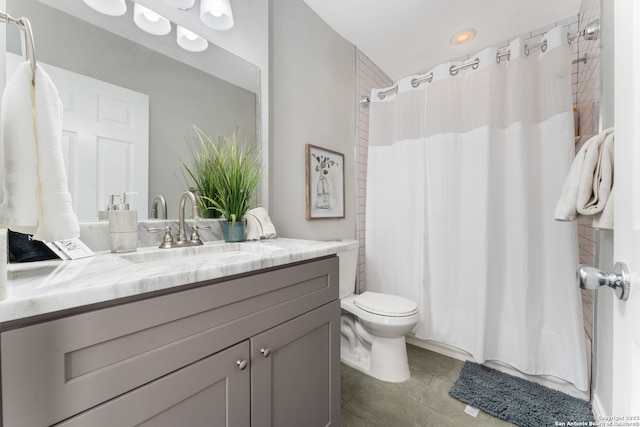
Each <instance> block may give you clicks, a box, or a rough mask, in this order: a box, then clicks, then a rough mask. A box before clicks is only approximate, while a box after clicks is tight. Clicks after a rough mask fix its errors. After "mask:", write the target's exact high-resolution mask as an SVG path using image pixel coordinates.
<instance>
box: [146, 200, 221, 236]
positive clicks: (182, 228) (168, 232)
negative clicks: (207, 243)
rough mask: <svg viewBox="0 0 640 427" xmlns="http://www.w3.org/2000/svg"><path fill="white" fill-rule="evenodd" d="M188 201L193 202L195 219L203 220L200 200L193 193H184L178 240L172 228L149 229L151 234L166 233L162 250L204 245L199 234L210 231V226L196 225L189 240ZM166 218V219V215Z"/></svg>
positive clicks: (179, 211)
mask: <svg viewBox="0 0 640 427" xmlns="http://www.w3.org/2000/svg"><path fill="white" fill-rule="evenodd" d="M160 197H162V196H160ZM187 199H189V200H190V201H191V208H192V210H193V218H194V219H202V217H201V216H200V208H199V207H198V200H197V199H196V196H195V195H194V194H193V193H192V192H191V191H186V192H184V193H183V194H182V196H181V197H180V207H179V210H178V239H177V240H174V239H173V233H172V232H171V227H170V226H165V227H162V228H149V229H148V231H149V233H157V232H160V231H164V237H163V238H162V243H161V244H160V249H169V248H183V247H185V246H200V245H202V244H203V243H202V240H200V235H199V234H198V230H208V229H210V228H211V227H210V226H202V225H200V226H198V225H194V226H193V230H192V232H191V236H190V237H189V238H188V239H187V232H186V230H185V229H186V226H185V223H184V206H185V204H186V203H187ZM163 200H164V198H163ZM154 202H155V200H154ZM165 217H166V213H165Z"/></svg>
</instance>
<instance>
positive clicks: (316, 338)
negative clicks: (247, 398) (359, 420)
mask: <svg viewBox="0 0 640 427" xmlns="http://www.w3.org/2000/svg"><path fill="white" fill-rule="evenodd" d="M339 324H340V302H339V301H334V302H332V303H329V304H326V305H324V306H322V307H320V308H317V309H315V310H313V311H310V312H308V313H306V314H303V315H302V316H299V317H296V318H295V319H292V320H290V321H288V322H286V323H283V324H282V325H280V326H276V327H275V328H272V329H270V330H268V331H266V332H264V333H262V334H260V335H257V336H255V337H254V338H251V340H250V341H251V360H252V369H251V425H252V426H253V427H261V426H273V427H299V426H305V427H314V426H334V427H335V426H339V425H340V330H339Z"/></svg>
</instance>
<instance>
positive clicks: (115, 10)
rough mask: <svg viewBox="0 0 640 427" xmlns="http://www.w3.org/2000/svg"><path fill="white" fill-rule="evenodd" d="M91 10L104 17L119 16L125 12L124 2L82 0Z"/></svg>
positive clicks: (117, 0) (118, 0)
mask: <svg viewBox="0 0 640 427" xmlns="http://www.w3.org/2000/svg"><path fill="white" fill-rule="evenodd" d="M84 2H85V3H86V4H87V6H89V7H90V8H91V9H93V10H96V11H98V12H100V13H104V14H105V15H111V16H120V15H124V14H125V13H126V12H127V4H126V3H125V0H84Z"/></svg>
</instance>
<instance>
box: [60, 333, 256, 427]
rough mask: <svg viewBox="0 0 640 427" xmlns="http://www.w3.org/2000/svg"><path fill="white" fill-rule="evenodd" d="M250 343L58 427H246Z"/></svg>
mask: <svg viewBox="0 0 640 427" xmlns="http://www.w3.org/2000/svg"><path fill="white" fill-rule="evenodd" d="M248 360H249V342H248V341H243V342H242V343H240V344H237V345H235V346H233V347H231V348H229V349H227V350H224V351H221V352H219V353H216V354H214V355H213V356H210V357H208V358H206V359H204V360H201V361H199V362H196V363H194V364H192V365H189V366H187V367H185V368H182V369H180V370H179V371H176V372H174V373H172V374H169V375H167V376H165V377H163V378H161V379H159V380H156V381H154V382H152V383H151V384H148V385H145V386H142V387H140V388H137V389H135V390H134V391H131V392H129V393H126V394H124V395H122V396H120V397H118V398H116V399H113V400H110V401H109V402H107V403H104V404H102V405H100V406H98V407H96V408H93V409H90V410H88V411H86V412H83V413H82V414H80V415H78V416H75V417H73V418H71V419H69V420H66V421H63V422H62V423H60V424H58V427H87V426H91V427H102V426H104V427H114V426H146V427H175V426H188V427H226V426H230V427H242V426H245V427H249V424H250V412H249V411H247V407H248V406H249V398H250V397H249V395H250V392H249V383H250V368H249V366H248V365H245V366H244V367H243V369H240V368H239V367H238V365H237V363H236V362H237V361H240V362H242V361H244V362H245V363H247V362H248Z"/></svg>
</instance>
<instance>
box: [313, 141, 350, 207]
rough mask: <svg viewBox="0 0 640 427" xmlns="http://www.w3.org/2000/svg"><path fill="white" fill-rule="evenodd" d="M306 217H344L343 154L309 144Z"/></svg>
mask: <svg viewBox="0 0 640 427" xmlns="http://www.w3.org/2000/svg"><path fill="white" fill-rule="evenodd" d="M305 151H306V185H307V187H306V188H307V219H331V218H344V154H342V153H338V152H337V151H333V150H328V149H326V148H322V147H317V146H315V145H311V144H306V145H305Z"/></svg>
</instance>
